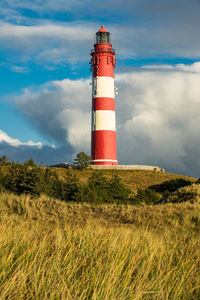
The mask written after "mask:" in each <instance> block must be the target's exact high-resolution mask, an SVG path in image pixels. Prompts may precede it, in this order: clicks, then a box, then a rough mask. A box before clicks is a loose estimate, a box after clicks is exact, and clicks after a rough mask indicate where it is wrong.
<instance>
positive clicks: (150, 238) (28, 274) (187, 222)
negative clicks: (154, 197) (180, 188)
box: [0, 194, 200, 300]
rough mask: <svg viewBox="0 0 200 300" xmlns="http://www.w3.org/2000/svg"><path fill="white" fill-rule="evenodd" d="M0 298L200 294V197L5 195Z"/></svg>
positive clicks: (178, 296)
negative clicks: (156, 201)
mask: <svg viewBox="0 0 200 300" xmlns="http://www.w3.org/2000/svg"><path fill="white" fill-rule="evenodd" d="M0 211H1V219H0V224H1V234H0V245H1V251H0V299H73V300H74V299H109V300H110V299H111V300H112V299H131V300H132V299H199V295H200V253H199V252H200V250H199V249H200V247H199V246H200V237H199V232H200V225H199V220H200V205H199V204H198V203H196V204H191V203H183V204H174V205H172V204H167V205H161V206H156V207H151V206H144V207H133V206H117V205H106V206H105V205H101V206H91V205H88V204H82V205H79V204H69V203H68V204H66V203H63V202H60V201H57V200H54V199H49V198H47V197H44V196H42V197H40V198H38V199H30V198H29V197H28V196H26V197H25V196H20V197H17V196H14V195H9V194H2V195H0Z"/></svg>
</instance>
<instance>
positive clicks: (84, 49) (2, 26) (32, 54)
mask: <svg viewBox="0 0 200 300" xmlns="http://www.w3.org/2000/svg"><path fill="white" fill-rule="evenodd" d="M94 31H95V29H94V28H93V24H88V23H85V22H79V23H75V22H74V23H59V24H55V23H47V22H45V23H44V22H43V23H41V22H40V23H38V24H36V25H29V26H28V25H16V24H11V23H6V22H0V45H1V48H2V49H6V50H7V56H8V58H9V59H10V60H11V61H18V62H19V61H21V62H25V61H29V60H31V61H32V62H33V61H34V62H36V63H39V64H45V63H50V64H53V65H58V64H63V63H70V64H74V63H77V62H79V61H84V60H86V59H88V55H89V51H90V47H91V46H92V39H93V32H94ZM8 50H12V51H11V52H9V51H8Z"/></svg>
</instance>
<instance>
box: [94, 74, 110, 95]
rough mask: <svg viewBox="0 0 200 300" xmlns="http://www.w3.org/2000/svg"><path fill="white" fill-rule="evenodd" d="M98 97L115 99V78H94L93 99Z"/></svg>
mask: <svg viewBox="0 0 200 300" xmlns="http://www.w3.org/2000/svg"><path fill="white" fill-rule="evenodd" d="M97 97H108V98H115V95H114V78H113V77H107V76H101V77H100V76H99V77H98V76H97V77H95V78H93V98H97Z"/></svg>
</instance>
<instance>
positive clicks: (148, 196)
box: [133, 189, 160, 205]
mask: <svg viewBox="0 0 200 300" xmlns="http://www.w3.org/2000/svg"><path fill="white" fill-rule="evenodd" d="M159 200H160V195H159V194H158V193H156V192H155V191H153V190H150V189H146V190H142V189H139V190H138V193H137V195H136V196H135V197H134V198H133V202H134V203H135V204H140V203H145V204H148V205H151V204H155V203H156V202H158V201H159Z"/></svg>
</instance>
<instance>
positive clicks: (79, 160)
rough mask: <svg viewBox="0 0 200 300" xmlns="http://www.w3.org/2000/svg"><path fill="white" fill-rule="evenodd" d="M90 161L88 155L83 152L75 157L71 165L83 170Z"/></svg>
mask: <svg viewBox="0 0 200 300" xmlns="http://www.w3.org/2000/svg"><path fill="white" fill-rule="evenodd" d="M90 160H91V158H90V156H89V155H87V154H86V153H84V152H80V153H78V154H77V155H76V158H75V159H74V162H73V164H74V165H75V166H76V167H78V168H79V169H84V168H86V167H88V166H89V164H90Z"/></svg>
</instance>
